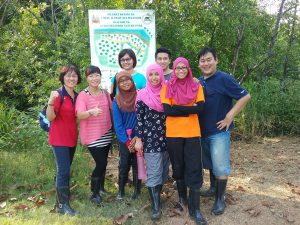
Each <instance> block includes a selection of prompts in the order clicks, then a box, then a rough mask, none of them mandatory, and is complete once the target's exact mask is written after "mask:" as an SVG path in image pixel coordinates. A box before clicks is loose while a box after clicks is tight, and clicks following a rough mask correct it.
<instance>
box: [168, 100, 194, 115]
mask: <svg viewBox="0 0 300 225" xmlns="http://www.w3.org/2000/svg"><path fill="white" fill-rule="evenodd" d="M163 107H164V112H165V114H166V116H178V117H188V116H189V114H188V113H185V112H182V111H180V110H178V109H175V108H174V106H173V107H172V106H171V105H169V104H166V103H163Z"/></svg>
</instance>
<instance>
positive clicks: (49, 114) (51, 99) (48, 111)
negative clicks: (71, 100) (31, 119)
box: [46, 91, 59, 121]
mask: <svg viewBox="0 0 300 225" xmlns="http://www.w3.org/2000/svg"><path fill="white" fill-rule="evenodd" d="M58 96H59V94H58V92H57V91H51V94H50V97H49V100H48V106H47V109H46V116H47V119H48V120H49V121H52V120H54V119H55V118H56V114H55V111H54V101H55V100H56V98H57V97H58Z"/></svg>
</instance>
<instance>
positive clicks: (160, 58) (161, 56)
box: [155, 52, 170, 71]
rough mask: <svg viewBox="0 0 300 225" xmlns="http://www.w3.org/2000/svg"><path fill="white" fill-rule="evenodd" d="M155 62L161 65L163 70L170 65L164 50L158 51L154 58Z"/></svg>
mask: <svg viewBox="0 0 300 225" xmlns="http://www.w3.org/2000/svg"><path fill="white" fill-rule="evenodd" d="M155 61H156V63H157V64H158V65H160V66H161V68H162V69H163V71H167V70H168V69H169V65H170V58H169V55H168V54H167V53H165V52H159V53H158V54H157V56H156V59H155Z"/></svg>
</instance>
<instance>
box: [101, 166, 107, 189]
mask: <svg viewBox="0 0 300 225" xmlns="http://www.w3.org/2000/svg"><path fill="white" fill-rule="evenodd" d="M105 173H106V170H104V172H103V174H102V176H101V177H100V194H101V195H102V194H104V195H105V194H107V191H106V190H105V188H104V183H105Z"/></svg>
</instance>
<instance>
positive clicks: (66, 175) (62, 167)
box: [52, 146, 76, 187]
mask: <svg viewBox="0 0 300 225" xmlns="http://www.w3.org/2000/svg"><path fill="white" fill-rule="evenodd" d="M52 149H53V153H54V157H55V162H56V187H69V184H70V183H69V182H70V168H71V165H72V161H73V158H74V154H75V150H76V146H75V147H66V146H52Z"/></svg>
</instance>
